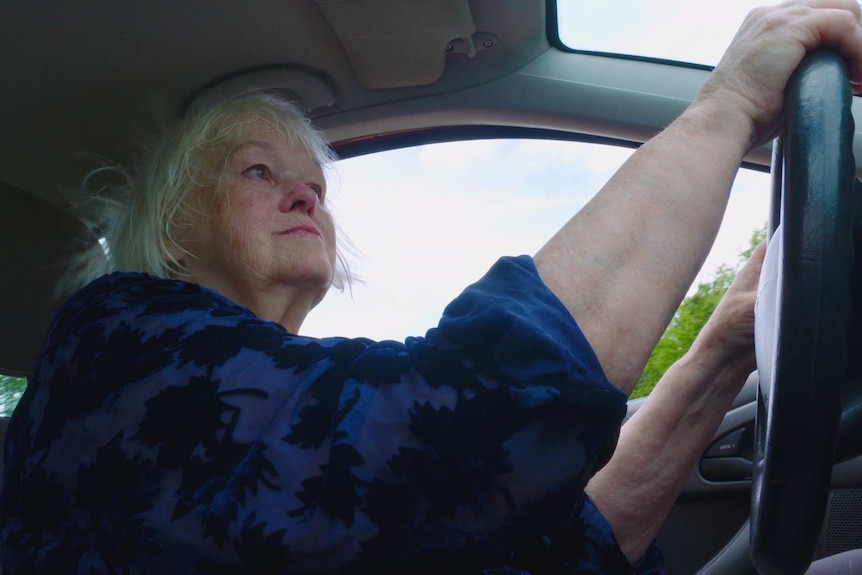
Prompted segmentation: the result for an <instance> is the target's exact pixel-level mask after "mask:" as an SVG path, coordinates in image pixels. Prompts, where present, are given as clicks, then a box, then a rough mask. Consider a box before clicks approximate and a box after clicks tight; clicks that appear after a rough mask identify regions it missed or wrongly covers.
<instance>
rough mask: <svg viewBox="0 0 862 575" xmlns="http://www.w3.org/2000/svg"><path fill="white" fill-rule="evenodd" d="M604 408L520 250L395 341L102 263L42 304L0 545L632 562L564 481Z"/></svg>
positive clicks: (94, 564)
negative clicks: (341, 334) (320, 328)
mask: <svg viewBox="0 0 862 575" xmlns="http://www.w3.org/2000/svg"><path fill="white" fill-rule="evenodd" d="M624 413H625V398H624V397H623V396H622V395H621V394H620V393H619V392H617V391H616V390H615V389H614V388H613V387H612V386H610V385H609V384H608V382H607V381H606V380H605V377H604V375H603V373H602V371H601V367H600V366H599V364H598V361H597V360H596V358H595V356H594V355H593V353H592V350H591V349H590V347H589V345H588V344H587V342H586V340H585V339H584V337H583V335H582V334H581V332H580V330H579V329H578V327H577V325H576V324H575V323H574V322H573V321H572V319H571V317H570V316H569V315H568V312H567V311H566V310H565V308H563V307H562V304H560V302H559V301H558V300H557V299H556V298H555V297H554V296H553V295H552V294H551V293H550V292H549V291H548V290H547V288H545V286H544V285H543V284H542V283H541V281H540V279H539V278H538V274H537V272H536V270H535V266H534V265H533V263H532V260H531V259H530V258H527V257H520V258H503V259H501V260H500V261H499V262H498V263H497V264H496V265H495V266H494V268H492V270H491V271H490V272H489V273H488V274H487V275H486V276H485V277H484V278H482V279H481V280H480V281H479V282H477V283H476V284H474V285H472V286H470V287H468V288H467V289H466V290H465V291H464V292H463V293H462V294H461V295H460V296H459V297H458V298H456V300H454V301H453V302H452V304H450V305H449V306H448V307H447V309H446V311H445V312H444V315H443V318H442V319H441V321H440V324H439V325H438V327H436V328H433V329H431V330H429V331H428V333H427V334H426V335H425V336H424V337H415V338H408V339H407V340H405V342H404V343H398V342H393V341H384V342H374V341H371V340H367V339H345V338H324V339H313V338H307V337H301V336H298V335H295V334H290V333H287V332H286V331H285V330H284V329H283V328H281V327H280V326H278V325H276V324H273V323H271V322H266V321H262V320H260V319H258V318H257V317H255V316H254V315H253V314H252V313H251V312H250V311H249V310H248V309H246V308H244V307H242V306H240V305H237V304H236V303H234V302H231V301H229V300H227V299H226V298H224V297H223V296H221V295H220V294H218V293H216V292H214V291H211V290H208V289H206V288H202V287H200V286H197V285H194V284H190V283H186V282H182V281H176V280H165V279H159V278H154V277H149V276H146V275H141V274H133V273H116V274H112V275H109V276H105V277H103V278H100V279H99V280H96V281H95V282H93V283H91V284H90V285H89V286H87V287H85V288H84V289H83V290H81V291H80V292H78V293H77V294H75V295H74V296H73V297H72V298H71V299H70V300H69V301H68V302H66V303H65V304H64V306H63V307H62V309H61V310H60V311H59V312H58V314H57V316H56V318H55V319H54V322H53V323H52V326H51V329H50V331H49V334H48V337H47V340H46V344H45V347H44V350H43V353H42V355H41V357H40V360H39V362H38V365H37V366H36V369H35V372H34V374H33V376H32V378H31V381H30V385H29V386H28V388H27V391H26V393H25V395H24V397H23V398H22V400H21V403H20V404H19V407H18V409H17V410H16V412H15V414H14V416H13V419H12V422H11V423H10V427H9V432H8V441H7V445H6V450H5V455H6V476H5V480H4V485H3V490H2V493H0V540H2V544H0V561H2V563H3V566H4V573H6V574H9V575H16V574H23V573H28V574H29V573H87V574H95V573H106V574H107V573H123V574H129V575H133V574H134V575H138V574H140V575H143V574H145V573H164V574H168V575H170V574H171V573H184V574H195V573H225V574H227V573H232V574H233V573H235V574H239V573H246V574H256V573H260V574H263V573H287V572H290V573H316V572H338V573H370V572H373V573H381V574H382V573H439V572H442V571H449V572H453V573H475V574H476V575H481V574H483V573H519V574H524V573H593V572H605V573H611V572H632V569H633V568H632V567H631V566H629V565H628V563H627V562H626V561H625V558H624V557H622V554H621V553H620V551H619V548H618V547H617V545H616V542H615V540H614V538H613V534H612V533H611V531H610V528H609V527H608V525H607V523H606V522H605V521H604V519H603V518H602V517H601V515H600V514H599V513H598V511H597V510H596V509H595V507H593V506H592V504H591V502H590V501H589V499H588V498H586V497H585V496H584V494H583V486H584V485H585V484H586V481H587V480H588V479H589V477H590V476H591V475H592V474H593V473H594V472H595V470H596V469H597V468H598V467H600V466H601V465H603V464H604V463H605V462H606V461H607V459H608V457H609V456H610V453H611V452H612V450H613V446H614V442H615V440H616V436H617V433H618V431H619V425H620V423H621V420H622V417H623V415H624ZM656 557H657V558H653V559H652V560H651V561H649V562H647V563H646V564H645V565H639V566H637V570H638V571H642V572H645V573H646V572H650V573H658V572H660V571H661V569H662V561H661V558H660V556H658V555H657V556H656ZM621 558H622V559H621Z"/></svg>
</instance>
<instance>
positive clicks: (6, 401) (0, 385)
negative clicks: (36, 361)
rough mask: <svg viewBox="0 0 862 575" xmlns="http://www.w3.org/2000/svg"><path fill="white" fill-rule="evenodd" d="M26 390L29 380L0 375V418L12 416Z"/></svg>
mask: <svg viewBox="0 0 862 575" xmlns="http://www.w3.org/2000/svg"><path fill="white" fill-rule="evenodd" d="M25 389H27V380H26V379H24V378H23V377H12V376H11V375H3V374H0V416H3V417H5V416H9V415H12V411H14V410H15V406H16V405H18V401H19V400H20V399H21V395H23V393H24V390H25Z"/></svg>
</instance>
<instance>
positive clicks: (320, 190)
mask: <svg viewBox="0 0 862 575" xmlns="http://www.w3.org/2000/svg"><path fill="white" fill-rule="evenodd" d="M308 187H309V188H311V189H312V190H313V191H314V193H315V194H317V197H318V198H320V199H321V200H322V199H323V196H324V194H325V192H324V191H323V186H321V185H320V184H314V183H312V184H308Z"/></svg>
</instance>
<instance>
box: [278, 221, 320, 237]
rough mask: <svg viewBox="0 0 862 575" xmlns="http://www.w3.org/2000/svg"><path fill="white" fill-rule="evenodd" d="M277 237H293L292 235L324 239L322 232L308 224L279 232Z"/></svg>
mask: <svg viewBox="0 0 862 575" xmlns="http://www.w3.org/2000/svg"><path fill="white" fill-rule="evenodd" d="M276 235H279V236H292V235H297V236H317V237H319V238H320V237H323V236H322V235H321V234H320V230H318V229H317V228H315V227H314V226H309V225H307V224H303V225H300V226H293V227H292V228H287V229H286V230H283V231H280V232H278V234H276Z"/></svg>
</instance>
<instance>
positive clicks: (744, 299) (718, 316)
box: [688, 241, 766, 393]
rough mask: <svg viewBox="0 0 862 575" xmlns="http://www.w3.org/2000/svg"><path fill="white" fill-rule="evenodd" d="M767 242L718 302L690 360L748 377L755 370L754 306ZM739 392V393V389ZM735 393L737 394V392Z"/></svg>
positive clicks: (690, 352)
mask: <svg viewBox="0 0 862 575" xmlns="http://www.w3.org/2000/svg"><path fill="white" fill-rule="evenodd" d="M765 254H766V242H765V241H763V242H761V243H760V245H758V246H757V247H756V248H755V249H754V252H752V254H751V258H749V260H748V262H746V264H745V265H744V266H743V267H742V269H740V270H739V272H737V274H736V277H735V278H734V280H733V283H732V284H731V285H730V288H728V290H727V292H726V293H725V294H724V297H722V298H721V301H720V302H719V303H718V306H717V307H716V308H715V311H714V312H713V313H712V316H710V318H709V321H707V322H706V325H705V326H704V327H703V329H702V330H701V332H700V334H699V335H698V336H697V339H695V341H694V343H693V344H692V347H691V350H690V351H689V352H688V357H689V360H690V361H693V362H696V363H698V364H700V365H703V366H705V367H706V368H707V369H718V366H724V367H725V368H731V369H735V370H737V371H739V372H740V373H742V374H744V375H743V377H744V376H745V375H748V374H749V373H750V372H752V371H754V368H755V362H754V304H755V301H756V299H757V285H758V280H759V278H760V270H761V268H762V266H763V257H764V255H765ZM737 391H738V390H737ZM734 393H735V392H734Z"/></svg>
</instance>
